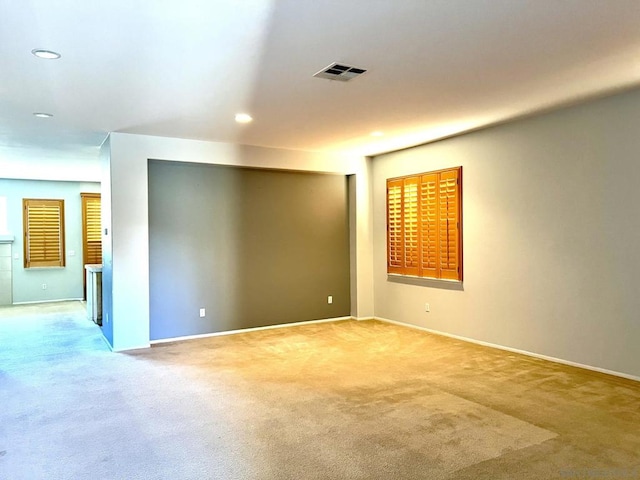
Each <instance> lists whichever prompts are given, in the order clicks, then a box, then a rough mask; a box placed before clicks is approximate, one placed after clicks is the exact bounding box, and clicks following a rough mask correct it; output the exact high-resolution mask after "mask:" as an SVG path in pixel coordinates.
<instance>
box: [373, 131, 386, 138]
mask: <svg viewBox="0 0 640 480" xmlns="http://www.w3.org/2000/svg"><path fill="white" fill-rule="evenodd" d="M369 135H371V136H372V137H383V136H384V132H381V131H380V130H376V131H375V132H371V133H370V134H369Z"/></svg>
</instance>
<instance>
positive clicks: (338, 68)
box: [314, 63, 366, 82]
mask: <svg viewBox="0 0 640 480" xmlns="http://www.w3.org/2000/svg"><path fill="white" fill-rule="evenodd" d="M365 72H366V70H365V69H364V68H358V67H352V66H351V65H345V64H344V63H332V64H331V65H329V66H328V67H325V68H323V69H322V70H320V71H319V72H318V73H316V74H315V75H314V77H318V78H326V79H327V80H338V81H339V82H348V81H349V80H351V79H352V78H355V77H359V76H360V75H362V74H363V73H365Z"/></svg>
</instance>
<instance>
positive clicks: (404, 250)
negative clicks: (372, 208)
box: [387, 167, 462, 281]
mask: <svg viewBox="0 0 640 480" xmlns="http://www.w3.org/2000/svg"><path fill="white" fill-rule="evenodd" d="M461 174H462V168H461V167H457V168H453V169H450V170H442V171H437V172H428V173H423V174H420V175H412V176H408V177H403V178H394V179H389V180H387V253H388V256H387V272H388V273H390V274H399V275H410V276H418V277H429V278H441V279H447V280H458V281H461V280H462V230H461V220H462V188H461Z"/></svg>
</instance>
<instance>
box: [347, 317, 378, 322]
mask: <svg viewBox="0 0 640 480" xmlns="http://www.w3.org/2000/svg"><path fill="white" fill-rule="evenodd" d="M351 318H352V319H353V320H357V321H358V322H364V321H365V320H375V319H376V317H351Z"/></svg>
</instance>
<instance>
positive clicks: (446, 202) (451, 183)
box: [438, 169, 461, 280]
mask: <svg viewBox="0 0 640 480" xmlns="http://www.w3.org/2000/svg"><path fill="white" fill-rule="evenodd" d="M439 177H440V178H439V181H438V189H439V192H438V200H439V209H438V213H439V219H438V231H439V235H438V240H439V242H440V245H439V249H438V250H439V257H440V278H444V279H449V280H460V279H461V268H460V252H461V248H460V211H461V210H460V194H459V193H460V185H459V178H460V175H459V169H454V170H447V171H444V172H440V174H439Z"/></svg>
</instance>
